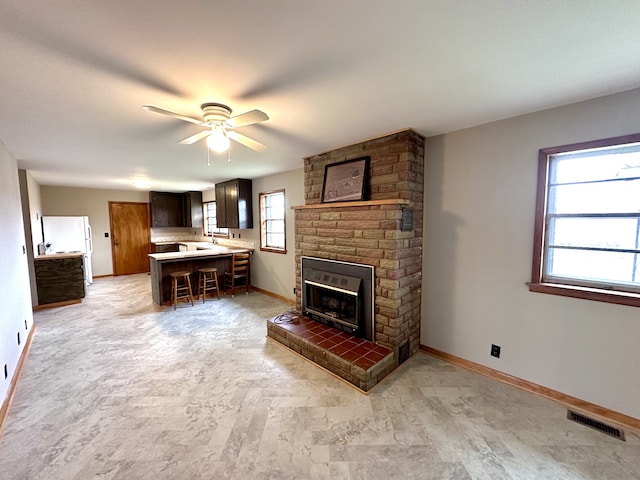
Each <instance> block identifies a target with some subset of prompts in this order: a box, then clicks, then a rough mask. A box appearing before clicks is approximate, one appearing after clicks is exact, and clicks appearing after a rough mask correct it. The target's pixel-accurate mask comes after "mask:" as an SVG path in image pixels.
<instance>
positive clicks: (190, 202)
mask: <svg viewBox="0 0 640 480" xmlns="http://www.w3.org/2000/svg"><path fill="white" fill-rule="evenodd" d="M149 203H150V204H151V226H152V227H190V228H200V227H202V192H186V193H173V192H149Z"/></svg>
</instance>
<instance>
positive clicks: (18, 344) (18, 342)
mask: <svg viewBox="0 0 640 480" xmlns="http://www.w3.org/2000/svg"><path fill="white" fill-rule="evenodd" d="M18 345H20V332H18Z"/></svg>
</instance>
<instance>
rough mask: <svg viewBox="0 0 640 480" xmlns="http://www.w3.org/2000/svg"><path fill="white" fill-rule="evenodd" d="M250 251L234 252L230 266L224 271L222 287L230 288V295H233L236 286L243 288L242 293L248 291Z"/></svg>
mask: <svg viewBox="0 0 640 480" xmlns="http://www.w3.org/2000/svg"><path fill="white" fill-rule="evenodd" d="M250 261H251V254H250V253H234V254H233V256H232V257H231V268H230V269H229V271H225V272H224V289H225V292H226V291H227V290H231V296H232V297H233V296H235V293H236V288H244V293H249V279H250V275H249V265H250Z"/></svg>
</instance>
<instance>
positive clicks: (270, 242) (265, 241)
mask: <svg viewBox="0 0 640 480" xmlns="http://www.w3.org/2000/svg"><path fill="white" fill-rule="evenodd" d="M284 208H285V201H284V190H277V191H274V192H266V193H261V194H260V250H266V251H269V252H278V253H287V249H286V243H285V224H284Z"/></svg>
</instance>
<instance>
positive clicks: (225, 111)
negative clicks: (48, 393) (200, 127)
mask: <svg viewBox="0 0 640 480" xmlns="http://www.w3.org/2000/svg"><path fill="white" fill-rule="evenodd" d="M200 108H201V109H202V118H203V119H204V121H205V122H207V123H222V122H226V121H227V120H229V118H230V117H231V109H230V108H229V107H227V106H226V105H223V104H222V103H203V104H202V105H201V106H200Z"/></svg>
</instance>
